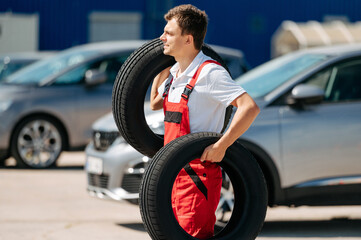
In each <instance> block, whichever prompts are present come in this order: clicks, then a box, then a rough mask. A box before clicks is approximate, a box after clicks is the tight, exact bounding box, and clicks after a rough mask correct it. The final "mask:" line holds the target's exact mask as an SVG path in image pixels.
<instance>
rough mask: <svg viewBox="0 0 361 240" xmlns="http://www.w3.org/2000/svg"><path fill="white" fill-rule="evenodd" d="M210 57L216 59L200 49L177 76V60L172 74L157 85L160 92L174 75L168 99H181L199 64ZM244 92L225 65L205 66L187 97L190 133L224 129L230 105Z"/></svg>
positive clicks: (178, 100) (170, 100) (177, 100)
mask: <svg viewBox="0 0 361 240" xmlns="http://www.w3.org/2000/svg"><path fill="white" fill-rule="evenodd" d="M207 60H213V59H212V58H210V57H208V56H206V55H205V54H203V52H202V51H200V52H199V54H198V55H197V56H196V57H195V58H194V60H193V61H192V63H191V64H190V65H189V66H188V68H187V69H186V70H185V71H184V72H183V73H182V74H181V75H180V76H178V78H176V73H177V71H178V69H179V64H178V63H176V64H174V66H173V67H172V68H171V69H170V73H171V74H170V75H169V78H168V79H167V80H166V81H164V82H163V84H161V86H160V87H159V88H158V93H159V94H161V95H163V93H164V86H165V84H166V83H167V82H169V81H170V80H171V79H172V78H173V82H172V85H171V86H170V89H169V93H168V101H169V102H175V103H179V102H180V99H181V95H182V93H183V90H184V87H185V86H186V85H187V83H189V82H190V80H191V79H192V77H193V75H194V73H195V72H196V70H197V69H198V67H199V66H200V65H201V64H202V63H203V62H205V61H207ZM243 93H245V90H244V89H243V88H242V87H241V86H240V85H238V84H236V83H235V82H234V81H233V80H232V78H231V76H230V75H229V73H228V72H227V71H226V70H225V69H224V68H223V67H222V66H219V65H218V64H214V63H209V64H207V65H206V66H204V67H203V69H202V71H201V73H200V75H199V77H198V80H197V82H196V84H195V87H194V88H193V91H192V93H191V94H190V97H189V100H188V109H189V124H190V129H191V133H195V132H218V133H219V132H221V130H222V128H223V125H224V119H225V111H226V108H227V106H229V105H230V104H231V103H232V102H233V100H234V99H236V98H237V97H238V96H240V95H241V94H243Z"/></svg>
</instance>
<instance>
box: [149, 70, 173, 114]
mask: <svg viewBox="0 0 361 240" xmlns="http://www.w3.org/2000/svg"><path fill="white" fill-rule="evenodd" d="M170 68H171V67H168V68H166V69H164V70H163V71H161V72H160V73H159V74H158V75H157V76H156V77H155V78H154V80H153V84H152V89H151V92H150V108H151V109H152V110H159V109H162V108H163V96H162V95H160V94H158V88H159V86H160V85H161V84H162V83H163V82H164V81H165V80H166V79H167V78H168V77H169V74H170V72H169V70H170Z"/></svg>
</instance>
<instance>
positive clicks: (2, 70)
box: [0, 52, 55, 82]
mask: <svg viewBox="0 0 361 240" xmlns="http://www.w3.org/2000/svg"><path fill="white" fill-rule="evenodd" d="M54 53H55V52H20V53H9V54H1V55H0V82H1V81H3V80H4V79H5V78H6V77H7V76H9V75H10V74H12V73H14V72H16V71H18V70H20V69H21V68H23V67H26V66H28V65H29V64H31V63H34V62H36V61H39V60H41V59H44V58H47V57H50V56H52V55H53V54H54Z"/></svg>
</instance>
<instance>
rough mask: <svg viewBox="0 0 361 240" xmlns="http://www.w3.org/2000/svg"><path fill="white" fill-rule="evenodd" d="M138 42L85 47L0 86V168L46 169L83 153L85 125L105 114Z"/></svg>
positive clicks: (87, 133)
mask: <svg viewBox="0 0 361 240" xmlns="http://www.w3.org/2000/svg"><path fill="white" fill-rule="evenodd" d="M143 43H144V41H123V42H121V41H119V42H103V43H93V44H86V45H82V46H77V47H73V48H70V49H68V50H65V51H63V52H61V53H59V54H57V55H56V56H54V57H52V58H49V59H45V60H43V61H39V62H37V63H35V64H32V65H30V66H28V67H26V68H24V69H22V70H20V71H19V72H17V73H15V74H12V75H10V76H9V77H8V78H7V79H6V80H5V81H4V82H2V83H1V86H0V122H1V125H0V162H1V161H4V159H6V158H7V157H9V156H10V155H12V156H13V157H14V158H15V159H16V161H17V165H18V166H20V167H31V168H46V167H51V166H54V165H55V164H56V160H57V159H58V157H59V155H60V153H61V152H62V151H63V150H72V149H78V148H84V147H85V145H86V144H87V143H88V142H89V141H90V139H91V136H92V130H91V125H92V124H93V122H94V121H95V120H96V119H98V118H99V117H101V116H102V115H104V114H106V113H107V112H109V111H110V109H111V95H112V88H113V82H114V80H115V77H116V75H117V73H118V71H119V69H120V66H121V65H122V63H123V62H124V61H125V60H126V59H127V57H128V56H129V55H130V54H131V53H132V52H133V51H134V50H135V49H137V48H139V47H140V46H141V45H142V44H143Z"/></svg>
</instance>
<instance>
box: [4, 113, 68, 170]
mask: <svg viewBox="0 0 361 240" xmlns="http://www.w3.org/2000/svg"><path fill="white" fill-rule="evenodd" d="M61 129H62V128H61V127H60V126H59V125H58V124H57V123H56V122H55V121H53V120H52V119H51V118H47V117H32V118H28V119H26V120H24V121H23V122H21V123H20V124H19V125H18V126H17V128H16V129H15V131H14V134H13V137H12V143H11V152H12V155H13V157H14V158H15V159H16V162H17V165H18V166H19V167H26V168H49V167H52V166H54V165H55V164H56V160H57V159H58V158H59V156H60V153H61V151H62V149H63V146H64V141H65V138H64V133H63V131H61Z"/></svg>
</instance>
